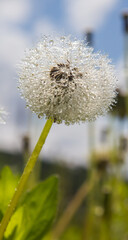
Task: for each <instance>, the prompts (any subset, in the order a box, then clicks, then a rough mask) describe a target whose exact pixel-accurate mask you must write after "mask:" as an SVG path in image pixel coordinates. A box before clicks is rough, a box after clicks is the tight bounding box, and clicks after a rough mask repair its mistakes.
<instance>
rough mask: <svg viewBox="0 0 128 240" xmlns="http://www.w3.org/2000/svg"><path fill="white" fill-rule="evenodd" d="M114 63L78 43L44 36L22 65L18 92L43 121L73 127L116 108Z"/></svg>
mask: <svg viewBox="0 0 128 240" xmlns="http://www.w3.org/2000/svg"><path fill="white" fill-rule="evenodd" d="M116 85H117V79H116V77H115V72H114V68H113V66H112V65H111V61H110V60H109V59H108V58H107V57H106V56H102V55H101V54H100V53H93V49H92V48H90V47H87V45H85V43H84V42H82V41H79V40H74V41H71V39H70V37H56V38H54V40H53V39H51V38H50V37H49V36H47V37H46V36H44V37H43V38H42V39H41V41H40V42H39V43H37V45H36V47H34V48H32V49H29V50H27V51H26V53H25V57H24V59H23V60H22V62H21V64H20V71H19V88H20V91H21V94H22V96H23V97H24V98H25V99H26V103H27V104H26V105H27V107H29V108H30V109H31V110H32V111H33V112H35V113H36V114H37V115H38V116H39V117H40V118H42V117H43V116H45V117H46V118H47V119H48V118H52V119H54V121H55V122H57V123H61V122H64V123H65V124H67V125H68V124H74V123H78V122H85V121H92V120H95V119H96V118H97V117H98V116H100V115H104V114H105V113H106V112H107V111H108V110H109V109H110V108H111V106H112V105H113V104H114V102H115V100H114V98H115V96H116V91H115V89H116Z"/></svg>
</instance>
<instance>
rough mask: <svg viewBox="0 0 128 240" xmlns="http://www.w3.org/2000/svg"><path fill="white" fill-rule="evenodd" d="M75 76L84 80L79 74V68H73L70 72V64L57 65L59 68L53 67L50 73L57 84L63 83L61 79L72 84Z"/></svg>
mask: <svg viewBox="0 0 128 240" xmlns="http://www.w3.org/2000/svg"><path fill="white" fill-rule="evenodd" d="M75 76H76V77H78V78H82V74H81V73H79V71H78V68H73V69H71V70H70V65H69V64H63V63H60V64H57V67H53V68H52V69H51V71H50V78H51V80H55V81H56V82H57V83H59V82H61V79H65V80H67V81H68V82H71V81H73V79H74V77H75ZM73 82H74V81H73Z"/></svg>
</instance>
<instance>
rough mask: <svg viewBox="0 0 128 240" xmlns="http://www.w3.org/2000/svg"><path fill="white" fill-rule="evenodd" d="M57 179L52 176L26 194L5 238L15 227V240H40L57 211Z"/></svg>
mask: <svg viewBox="0 0 128 240" xmlns="http://www.w3.org/2000/svg"><path fill="white" fill-rule="evenodd" d="M57 192H58V178H57V177H55V176H52V177H50V178H48V179H47V180H46V181H44V182H42V183H39V184H38V185H37V186H36V187H35V188H34V189H32V190H31V191H30V192H29V193H27V194H26V196H25V197H24V199H23V200H22V203H21V204H22V205H21V207H20V208H19V209H18V210H17V211H16V213H15V214H14V215H13V217H12V219H11V221H10V223H9V226H8V228H7V230H6V234H5V237H9V235H11V233H12V231H13V230H14V228H15V227H16V226H17V231H16V236H15V238H14V239H15V240H17V239H18V240H41V239H42V237H43V236H44V235H45V234H46V233H47V231H48V230H49V228H50V227H51V224H52V222H53V220H54V217H55V214H56V209H57Z"/></svg>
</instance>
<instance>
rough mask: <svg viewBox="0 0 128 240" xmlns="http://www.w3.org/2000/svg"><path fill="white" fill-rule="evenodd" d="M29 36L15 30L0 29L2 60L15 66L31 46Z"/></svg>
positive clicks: (0, 56)
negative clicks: (25, 50)
mask: <svg viewBox="0 0 128 240" xmlns="http://www.w3.org/2000/svg"><path fill="white" fill-rule="evenodd" d="M29 42H30V41H29V36H27V34H25V33H24V32H23V31H21V30H19V29H15V28H9V27H6V28H2V27H1V29H0V60H1V61H2V62H5V63H6V64H9V65H10V66H12V65H13V66H14V65H15V64H16V63H17V62H18V61H19V60H20V58H21V57H22V55H23V53H24V49H25V48H26V47H27V46H28V45H29Z"/></svg>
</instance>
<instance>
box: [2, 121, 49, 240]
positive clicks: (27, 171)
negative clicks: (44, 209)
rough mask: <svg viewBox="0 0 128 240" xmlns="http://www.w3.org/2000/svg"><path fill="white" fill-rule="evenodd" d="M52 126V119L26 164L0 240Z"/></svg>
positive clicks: (3, 223) (4, 219) (7, 212)
mask: <svg viewBox="0 0 128 240" xmlns="http://www.w3.org/2000/svg"><path fill="white" fill-rule="evenodd" d="M52 124H53V120H51V119H49V120H47V122H46V124H45V126H44V129H43V131H42V132H41V135H40V137H39V140H38V142H37V144H36V146H35V148H34V150H33V152H32V154H31V156H30V158H29V160H28V162H27V164H26V167H25V169H24V172H23V174H22V176H21V179H20V181H19V183H18V186H17V189H16V190H15V193H14V195H13V198H12V200H11V202H10V204H9V205H8V208H7V211H6V213H5V215H4V217H3V219H2V221H1V224H0V240H2V239H3V236H4V232H5V230H6V228H7V226H8V223H9V220H10V218H11V216H12V214H13V212H14V210H15V208H16V206H17V203H18V201H19V199H20V196H21V195H22V192H23V190H24V188H25V185H26V183H27V180H28V178H29V176H30V173H31V172H32V170H33V168H34V166H35V163H36V161H37V158H38V156H39V154H40V151H41V149H42V147H43V145H44V143H45V140H46V138H47V136H48V133H49V131H50V128H51V126H52Z"/></svg>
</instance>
